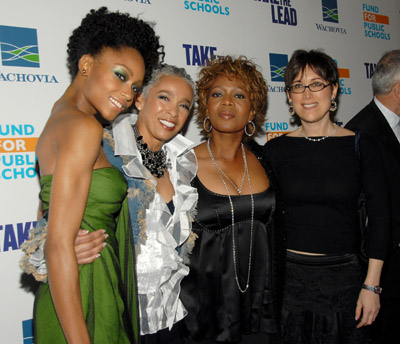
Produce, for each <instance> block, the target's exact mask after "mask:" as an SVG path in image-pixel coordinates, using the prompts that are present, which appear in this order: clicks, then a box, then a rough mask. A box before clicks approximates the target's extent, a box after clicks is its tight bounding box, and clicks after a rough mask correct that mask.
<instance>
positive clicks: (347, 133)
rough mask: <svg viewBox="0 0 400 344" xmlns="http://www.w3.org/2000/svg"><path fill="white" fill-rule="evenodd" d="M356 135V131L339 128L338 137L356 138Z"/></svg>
mask: <svg viewBox="0 0 400 344" xmlns="http://www.w3.org/2000/svg"><path fill="white" fill-rule="evenodd" d="M354 135H355V132H354V131H352V130H349V129H346V128H343V127H339V126H338V130H337V132H336V136H354Z"/></svg>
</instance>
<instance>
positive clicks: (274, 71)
mask: <svg viewBox="0 0 400 344" xmlns="http://www.w3.org/2000/svg"><path fill="white" fill-rule="evenodd" d="M269 64H270V71H271V81H279V82H282V81H285V80H284V74H285V69H286V65H287V64H288V56H287V55H285V54H274V53H270V54H269Z"/></svg>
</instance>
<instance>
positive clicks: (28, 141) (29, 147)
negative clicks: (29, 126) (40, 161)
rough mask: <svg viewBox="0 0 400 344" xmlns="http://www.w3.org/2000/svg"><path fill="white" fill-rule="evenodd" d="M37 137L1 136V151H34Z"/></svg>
mask: <svg viewBox="0 0 400 344" xmlns="http://www.w3.org/2000/svg"><path fill="white" fill-rule="evenodd" d="M37 141H38V138H37V137H17V138H14V137H13V138H0V153H25V152H34V151H35V147H36V143H37Z"/></svg>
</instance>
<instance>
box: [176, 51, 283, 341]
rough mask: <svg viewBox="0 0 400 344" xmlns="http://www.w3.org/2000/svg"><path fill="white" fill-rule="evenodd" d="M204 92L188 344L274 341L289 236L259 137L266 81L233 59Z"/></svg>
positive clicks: (208, 75) (213, 73)
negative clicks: (285, 243) (280, 266)
mask: <svg viewBox="0 0 400 344" xmlns="http://www.w3.org/2000/svg"><path fill="white" fill-rule="evenodd" d="M197 91H198V97H199V98H198V105H199V106H198V114H197V121H198V123H199V124H200V125H201V126H202V127H203V130H202V134H203V136H204V137H205V138H206V141H205V142H204V143H202V144H200V145H199V146H197V147H196V148H195V153H196V156H197V159H198V173H197V177H196V178H195V179H194V180H193V182H192V184H193V185H194V186H195V187H196V188H197V190H198V194H199V200H198V206H197V215H196V218H195V221H194V223H193V227H192V230H193V231H194V233H195V234H196V235H197V239H196V241H195V246H194V248H193V251H192V254H191V255H190V262H189V266H190V272H189V275H188V276H187V277H185V279H184V280H183V282H182V290H181V300H182V302H183V304H184V306H185V307H186V309H187V311H188V314H187V316H186V317H185V318H184V325H185V331H186V335H187V342H188V343H194V342H196V343H197V342H201V343H215V342H236V343H237V342H242V343H261V342H262V343H274V342H276V341H278V339H279V319H278V318H279V314H280V301H279V300H280V296H279V293H278V290H281V289H282V288H279V287H277V284H279V283H280V282H279V281H280V276H279V275H278V273H277V272H278V271H279V272H281V271H282V269H278V268H277V262H283V259H281V256H280V255H282V253H284V249H283V238H282V232H281V230H280V227H279V226H278V225H277V223H279V221H277V215H278V214H279V211H277V210H276V201H275V191H274V188H273V181H272V180H271V175H270V173H269V169H268V167H267V166H265V165H264V162H263V161H262V160H261V161H260V158H259V156H261V154H258V148H259V146H258V145H257V144H256V143H255V142H254V140H253V139H254V137H255V136H256V135H257V133H258V131H259V129H260V126H261V125H262V124H263V123H264V117H265V112H266V106H267V88H266V84H265V81H264V79H263V77H262V75H261V73H260V72H259V71H258V70H257V68H256V66H255V65H254V64H253V63H252V62H251V61H249V60H247V59H246V58H245V57H239V58H237V59H233V58H231V57H229V56H227V57H224V58H219V59H217V60H213V61H212V62H211V64H210V65H209V66H205V67H203V68H202V69H201V71H200V74H199V81H198V82H197ZM277 243H280V245H277Z"/></svg>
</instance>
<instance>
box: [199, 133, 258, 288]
mask: <svg viewBox="0 0 400 344" xmlns="http://www.w3.org/2000/svg"><path fill="white" fill-rule="evenodd" d="M241 148H242V155H243V162H244V170H245V173H246V174H247V180H248V182H249V189H250V199H251V218H250V248H249V267H248V270H247V281H246V287H245V288H242V287H241V286H240V282H239V277H238V273H237V263H236V243H235V209H234V207H233V202H232V198H231V194H230V192H229V188H228V185H227V184H226V182H225V179H224V176H225V177H226V178H227V179H229V178H228V177H227V176H226V174H225V173H224V172H223V171H222V169H221V168H220V167H219V165H218V163H217V161H216V160H215V158H214V156H213V154H212V152H211V147H210V139H208V141H207V149H208V154H209V155H210V158H211V161H212V163H213V165H214V166H215V168H216V170H217V172H218V175H219V177H220V178H221V181H222V183H223V184H224V186H225V189H226V193H227V194H228V199H229V204H230V206H231V216H232V254H233V269H234V271H235V281H236V285H237V287H238V289H239V291H240V292H241V293H245V292H246V291H247V289H248V288H249V285H250V271H251V257H252V251H253V250H252V248H253V232H254V230H253V229H254V197H253V189H252V187H251V181H250V174H249V169H248V166H247V159H246V151H245V149H244V146H243V143H242V144H241Z"/></svg>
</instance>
